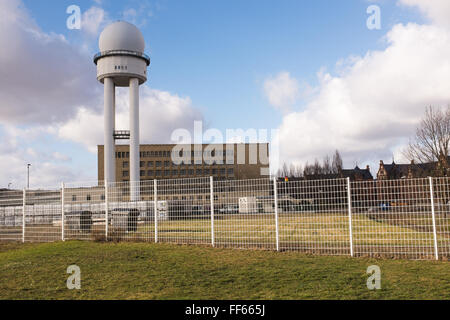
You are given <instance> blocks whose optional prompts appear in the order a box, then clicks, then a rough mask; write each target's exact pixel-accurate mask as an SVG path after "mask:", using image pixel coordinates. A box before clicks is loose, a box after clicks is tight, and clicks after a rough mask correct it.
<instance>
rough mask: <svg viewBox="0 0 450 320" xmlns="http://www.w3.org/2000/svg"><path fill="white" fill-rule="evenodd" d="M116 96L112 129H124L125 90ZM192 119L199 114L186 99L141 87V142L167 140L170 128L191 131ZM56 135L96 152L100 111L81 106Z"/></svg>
mask: <svg viewBox="0 0 450 320" xmlns="http://www.w3.org/2000/svg"><path fill="white" fill-rule="evenodd" d="M116 95H117V96H116V102H117V107H116V128H117V129H118V130H120V129H128V128H129V108H128V105H129V104H128V91H127V90H126V89H119V90H118V91H117V93H116ZM195 120H203V116H202V114H201V113H200V112H199V111H198V110H197V109H195V108H194V107H193V106H192V102H191V100H190V99H189V98H181V97H179V96H177V95H173V94H171V93H169V92H165V91H160V90H156V89H150V88H149V87H147V86H145V85H144V86H141V94H140V131H141V143H170V142H171V141H170V137H171V133H172V131H173V130H175V129H178V128H186V129H188V130H191V131H192V127H193V125H194V121H195ZM93 124H95V125H93ZM58 135H59V137H60V138H63V139H67V140H71V141H74V142H77V143H80V144H82V145H84V146H86V147H87V148H88V150H89V151H90V152H92V153H96V152H97V145H98V144H103V113H98V112H94V111H92V110H89V109H86V108H81V109H79V111H78V114H77V116H76V117H75V118H73V119H71V120H70V121H68V122H67V123H64V124H62V125H61V126H60V127H59V129H58Z"/></svg>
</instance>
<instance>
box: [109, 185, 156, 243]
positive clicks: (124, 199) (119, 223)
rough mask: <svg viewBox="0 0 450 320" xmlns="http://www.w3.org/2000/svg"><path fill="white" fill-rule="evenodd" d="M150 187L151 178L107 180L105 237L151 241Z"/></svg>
mask: <svg viewBox="0 0 450 320" xmlns="http://www.w3.org/2000/svg"><path fill="white" fill-rule="evenodd" d="M153 191H154V188H153V181H141V182H119V183H109V184H108V221H109V228H108V240H110V241H141V242H154V232H155V229H154V219H155V212H154V199H153V198H154V196H153ZM131 193H135V194H136V196H135V197H134V199H137V201H131V200H130V199H132V198H131Z"/></svg>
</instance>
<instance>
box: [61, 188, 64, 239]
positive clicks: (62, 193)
mask: <svg viewBox="0 0 450 320" xmlns="http://www.w3.org/2000/svg"><path fill="white" fill-rule="evenodd" d="M64 193H65V192H64V182H63V183H61V240H62V241H65V238H64Z"/></svg>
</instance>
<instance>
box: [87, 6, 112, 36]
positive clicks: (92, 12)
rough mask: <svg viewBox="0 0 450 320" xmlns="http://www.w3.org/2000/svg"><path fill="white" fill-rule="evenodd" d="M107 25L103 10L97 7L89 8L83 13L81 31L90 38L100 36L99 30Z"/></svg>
mask: <svg viewBox="0 0 450 320" xmlns="http://www.w3.org/2000/svg"><path fill="white" fill-rule="evenodd" d="M107 23H108V19H107V14H106V12H105V10H103V9H102V8H99V7H91V8H89V9H88V10H87V11H86V12H84V13H83V17H82V20H81V30H83V31H84V32H86V33H87V34H88V35H90V36H92V37H97V36H98V35H99V34H100V29H101V28H103V27H104V26H105V25H106V24H107Z"/></svg>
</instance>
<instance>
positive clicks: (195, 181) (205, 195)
mask: <svg viewBox="0 0 450 320" xmlns="http://www.w3.org/2000/svg"><path fill="white" fill-rule="evenodd" d="M157 197H158V242H171V243H182V244H207V245H210V244H211V202H210V179H209V178H207V177H205V178H191V179H173V180H159V181H157Z"/></svg>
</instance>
